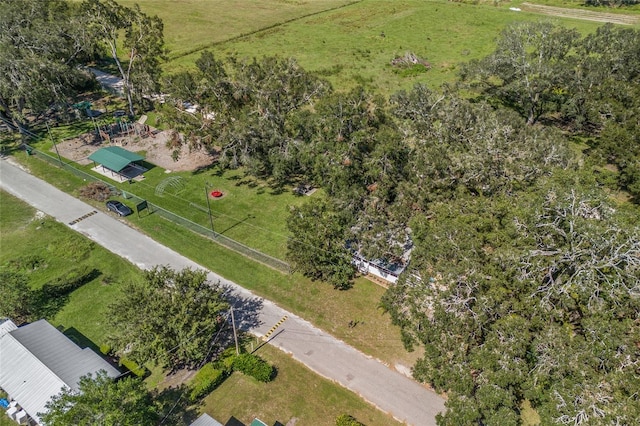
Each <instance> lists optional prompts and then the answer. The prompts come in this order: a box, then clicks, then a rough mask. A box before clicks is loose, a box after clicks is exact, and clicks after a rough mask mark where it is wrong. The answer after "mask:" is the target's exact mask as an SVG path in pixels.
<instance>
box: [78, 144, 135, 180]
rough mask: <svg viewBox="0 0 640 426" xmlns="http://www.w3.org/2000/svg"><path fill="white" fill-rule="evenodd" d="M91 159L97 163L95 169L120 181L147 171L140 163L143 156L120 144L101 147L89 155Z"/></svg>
mask: <svg viewBox="0 0 640 426" xmlns="http://www.w3.org/2000/svg"><path fill="white" fill-rule="evenodd" d="M89 160H91V161H93V162H94V163H95V164H96V166H95V167H94V168H93V169H94V170H95V171H97V172H98V173H100V174H102V175H105V176H109V177H111V178H112V179H115V180H117V181H119V182H124V181H128V180H131V179H134V178H135V177H137V176H140V175H142V174H143V173H144V172H146V171H147V169H145V168H144V167H142V166H141V165H140V164H139V163H140V162H142V161H143V160H144V157H143V156H141V155H138V154H136V153H135V152H131V151H127V150H126V149H124V148H120V147H119V146H108V147H105V148H100V149H99V150H97V151H96V152H94V153H93V154H91V155H90V156H89Z"/></svg>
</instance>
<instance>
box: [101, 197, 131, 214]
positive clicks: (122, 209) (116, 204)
mask: <svg viewBox="0 0 640 426" xmlns="http://www.w3.org/2000/svg"><path fill="white" fill-rule="evenodd" d="M107 209H109V210H111V211H112V212H114V213H118V215H120V216H123V217H124V216H129V215H130V214H131V213H133V211H131V209H130V208H129V207H127V206H125V205H124V204H122V203H121V202H120V201H116V200H109V201H107Z"/></svg>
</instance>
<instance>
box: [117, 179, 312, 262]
mask: <svg viewBox="0 0 640 426" xmlns="http://www.w3.org/2000/svg"><path fill="white" fill-rule="evenodd" d="M118 186H119V187H120V188H122V189H123V190H125V191H127V192H131V193H132V194H135V195H137V196H138V197H141V198H143V199H146V200H148V201H149V202H151V203H154V204H155V205H158V206H161V207H162V208H165V209H167V210H170V211H172V212H175V213H177V214H179V215H181V216H183V217H185V218H187V219H189V220H191V221H192V222H195V223H197V224H199V225H202V226H204V227H206V228H210V227H211V222H210V220H209V215H208V209H209V208H210V209H211V215H212V218H213V227H214V230H215V231H216V232H217V233H220V234H223V235H225V236H227V237H229V238H231V239H234V240H236V241H239V242H241V243H243V244H245V245H247V246H250V247H252V248H254V249H256V250H259V251H261V252H263V253H266V254H268V255H270V256H273V257H276V258H279V259H284V258H285V257H286V251H287V239H288V237H289V235H290V233H289V231H288V229H287V226H286V218H287V217H288V214H289V209H290V207H291V206H298V205H300V204H302V203H304V202H306V201H308V197H305V196H297V195H295V194H294V192H293V190H292V188H290V187H285V188H282V189H274V188H272V187H270V186H269V185H268V183H266V182H264V181H261V180H258V179H255V178H252V177H250V176H245V175H244V173H243V171H241V170H229V171H225V172H222V171H220V170H219V169H217V168H215V167H214V168H212V169H210V170H204V171H200V172H196V173H191V172H172V173H170V174H166V173H165V172H164V170H163V169H162V168H159V167H155V168H153V169H151V170H149V171H148V172H146V173H145V179H144V180H143V181H141V182H134V183H132V184H122V185H118ZM162 188H164V189H163V190H161V189H162ZM214 190H218V191H221V192H222V193H223V196H222V197H220V198H213V197H211V196H210V194H211V192H212V191H214ZM313 196H321V192H317V193H316V194H314V195H313ZM129 204H131V205H132V203H131V202H129Z"/></svg>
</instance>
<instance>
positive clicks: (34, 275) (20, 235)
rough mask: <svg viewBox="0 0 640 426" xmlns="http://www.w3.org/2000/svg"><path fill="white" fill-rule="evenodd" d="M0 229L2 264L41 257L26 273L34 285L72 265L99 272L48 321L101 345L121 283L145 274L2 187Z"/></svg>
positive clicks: (47, 280)
mask: <svg viewBox="0 0 640 426" xmlns="http://www.w3.org/2000/svg"><path fill="white" fill-rule="evenodd" d="M0 233H1V235H2V250H0V265H3V266H6V265H8V264H9V263H10V262H13V263H14V264H15V263H16V262H18V263H19V262H20V260H21V259H26V258H28V257H31V258H33V257H37V258H38V259H40V260H41V263H40V265H39V266H38V267H37V268H35V269H33V270H28V271H26V273H27V276H28V279H29V282H30V284H31V286H32V287H33V288H34V289H36V288H40V287H41V286H42V285H44V284H45V283H47V282H49V281H51V280H52V279H55V278H56V277H59V276H61V275H63V274H64V273H65V272H67V271H68V270H69V269H70V268H71V267H72V266H74V267H82V266H86V267H88V268H92V269H94V268H95V269H96V270H97V271H99V275H98V276H97V277H96V278H95V279H93V280H91V281H90V282H88V283H86V284H84V285H83V286H82V287H80V288H78V289H77V290H75V291H74V292H72V293H71V294H70V295H69V298H68V300H67V303H66V304H65V305H64V306H63V307H62V309H61V310H59V311H58V312H57V313H55V315H53V316H52V317H49V318H47V320H49V321H50V322H51V323H52V324H53V325H55V326H57V327H63V328H64V329H65V330H67V331H68V332H69V333H70V334H71V335H74V337H76V338H77V339H78V340H79V341H80V342H81V343H83V344H87V343H89V341H90V342H91V343H92V344H93V345H95V346H96V347H97V346H99V345H100V344H101V343H103V339H104V337H105V333H106V328H105V316H106V311H107V306H108V304H109V302H110V301H111V300H112V299H113V297H114V296H115V295H116V294H117V292H118V290H119V288H120V285H121V284H122V283H123V282H126V281H128V280H137V279H140V278H141V273H140V270H138V269H137V268H136V267H135V266H134V265H132V264H130V263H129V262H127V261H126V260H124V259H121V258H120V257H117V256H115V255H113V254H112V253H110V252H108V251H107V250H105V249H103V248H102V247H100V246H98V245H96V244H95V243H93V242H91V241H90V240H88V239H86V238H84V237H83V236H81V235H79V234H76V233H75V232H72V231H70V230H69V229H68V228H67V227H66V226H64V225H63V224H61V223H58V222H56V221H55V220H53V219H51V218H49V217H46V216H44V215H42V214H39V213H38V212H36V210H34V209H33V208H31V207H30V206H28V205H26V204H25V203H23V202H22V201H20V200H18V199H16V198H15V197H13V196H11V195H9V194H7V193H6V192H4V191H0ZM85 338H86V339H87V340H85Z"/></svg>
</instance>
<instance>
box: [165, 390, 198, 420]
mask: <svg viewBox="0 0 640 426" xmlns="http://www.w3.org/2000/svg"><path fill="white" fill-rule="evenodd" d="M154 399H155V401H156V402H157V404H158V406H159V407H160V410H159V411H160V419H161V421H162V423H161V424H166V425H190V424H191V423H193V422H194V420H195V419H196V418H198V412H197V406H194V405H192V403H191V402H190V401H189V387H188V386H187V385H185V384H181V385H180V386H177V387H170V388H166V389H164V390H162V391H161V392H159V393H157V394H156V395H155V398H154Z"/></svg>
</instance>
